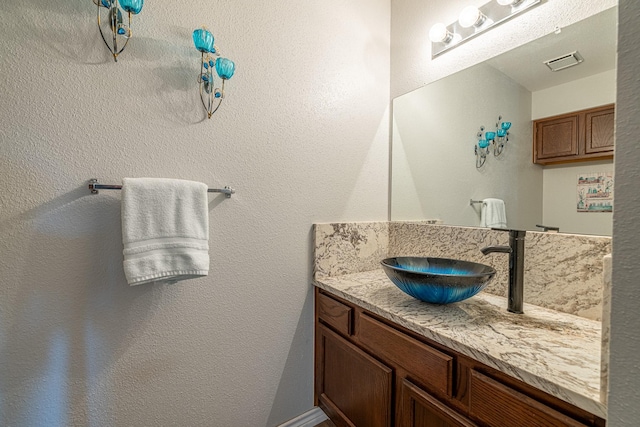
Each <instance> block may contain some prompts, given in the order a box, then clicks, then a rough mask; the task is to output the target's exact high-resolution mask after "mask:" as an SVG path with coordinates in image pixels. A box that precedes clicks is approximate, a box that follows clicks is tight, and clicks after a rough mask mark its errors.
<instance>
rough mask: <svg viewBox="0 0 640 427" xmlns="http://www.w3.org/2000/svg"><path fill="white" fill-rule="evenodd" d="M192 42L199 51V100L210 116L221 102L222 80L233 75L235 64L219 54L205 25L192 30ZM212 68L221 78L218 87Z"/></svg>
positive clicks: (222, 94) (222, 93) (222, 95)
mask: <svg viewBox="0 0 640 427" xmlns="http://www.w3.org/2000/svg"><path fill="white" fill-rule="evenodd" d="M193 43H194V44H195V46H196V49H197V50H198V51H199V52H200V53H201V59H200V74H199V75H198V83H199V85H200V100H201V101H202V106H203V107H204V109H205V110H206V112H207V117H208V118H211V116H212V115H213V113H215V112H216V111H218V108H220V105H221V104H222V100H223V99H224V82H225V81H226V80H229V79H230V78H231V77H233V74H234V73H235V71H236V64H235V63H234V62H233V61H231V60H230V59H227V58H223V57H221V56H220V52H219V51H218V48H217V47H216V46H215V45H214V38H213V34H211V32H210V31H209V30H207V28H206V27H202V28H199V29H197V30H195V31H194V32H193ZM214 69H215V71H216V73H215V74H216V75H217V77H219V78H220V79H221V80H222V84H221V86H220V87H216V83H215V77H214V73H213V70H214Z"/></svg>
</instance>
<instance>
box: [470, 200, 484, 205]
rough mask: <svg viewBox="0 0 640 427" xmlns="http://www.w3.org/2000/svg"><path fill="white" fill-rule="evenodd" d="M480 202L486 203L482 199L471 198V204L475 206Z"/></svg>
mask: <svg viewBox="0 0 640 427" xmlns="http://www.w3.org/2000/svg"><path fill="white" fill-rule="evenodd" d="M478 203H482V204H484V202H483V201H482V200H473V199H471V200H469V206H473V205H475V204H478Z"/></svg>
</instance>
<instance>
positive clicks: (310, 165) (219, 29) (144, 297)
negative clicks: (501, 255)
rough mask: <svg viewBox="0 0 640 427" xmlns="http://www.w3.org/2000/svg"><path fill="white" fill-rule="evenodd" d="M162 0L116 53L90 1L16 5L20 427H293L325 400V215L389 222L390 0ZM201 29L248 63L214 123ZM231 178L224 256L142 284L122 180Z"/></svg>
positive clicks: (7, 47) (5, 419) (1, 314)
mask: <svg viewBox="0 0 640 427" xmlns="http://www.w3.org/2000/svg"><path fill="white" fill-rule="evenodd" d="M213 6H214V7H212V3H211V2H205V1H194V0H189V1H185V2H154V1H149V2H146V3H145V7H144V9H143V11H142V13H141V14H140V15H139V16H138V17H136V18H135V20H134V34H135V37H134V39H133V40H132V41H131V44H130V45H129V47H128V48H127V50H126V51H125V52H124V53H123V54H122V56H121V58H120V61H119V62H118V63H117V64H114V63H113V61H112V60H111V59H110V58H109V55H108V52H107V50H106V49H105V48H104V46H103V45H102V41H101V39H100V37H99V34H98V32H97V28H96V26H95V22H94V20H95V7H94V6H93V4H92V2H91V1H90V0H70V1H65V2H58V3H55V5H54V3H52V2H50V1H45V0H34V1H29V2H22V1H13V0H10V1H3V2H1V3H0V71H2V75H3V79H2V80H0V93H2V96H1V97H0V117H1V122H2V127H0V153H1V155H0V182H1V184H2V190H1V192H0V254H2V256H0V360H2V363H1V364H0V424H2V425H6V426H9V425H12V426H47V427H50V426H67V425H82V426H89V425H91V426H132V425H140V426H145V425H158V426H168V425H183V426H198V425H207V426H225V427H227V426H233V427H236V426H237V427H240V426H247V427H255V426H273V425H277V424H279V423H281V422H283V421H285V420H287V419H289V418H292V417H294V416H296V415H298V414H300V413H302V412H304V411H306V410H308V409H309V408H311V406H312V392H313V387H312V376H313V363H312V360H313V358H312V347H313V339H312V338H313V329H312V314H313V310H312V308H313V304H312V294H311V287H310V283H311V240H312V239H311V224H312V223H314V222H321V221H327V220H332V221H340V220H344V219H347V218H348V219H349V220H385V219H386V216H387V196H386V193H387V181H388V176H387V169H388V166H387V162H388V123H389V122H388V120H389V119H388V113H387V107H388V105H389V80H390V79H389V34H390V29H389V25H390V23H389V13H390V6H389V0H374V1H365V0H357V1H354V2H341V1H334V0H330V1H329V2H323V3H317V4H316V3H310V2H295V1H291V0H280V1H266V2H254V1H246V0H239V1H228V0H222V1H220V2H215V4H213ZM202 24H205V25H208V26H209V28H211V29H212V31H213V32H214V34H215V35H216V44H217V45H218V46H219V48H220V49H221V50H222V52H223V54H225V55H226V56H229V57H231V58H232V59H234V60H235V61H236V63H237V65H238V69H237V74H236V76H235V77H234V78H233V79H232V80H231V81H230V82H229V83H230V84H229V86H228V98H227V100H226V101H225V104H224V105H223V106H222V108H221V109H220V111H219V112H218V113H216V115H215V116H214V117H213V118H212V119H211V120H206V119H203V111H202V109H201V106H200V104H199V99H198V97H197V87H196V75H197V72H198V70H199V64H198V61H199V54H198V53H197V52H196V51H195V49H194V48H193V46H192V42H191V32H192V30H193V29H194V28H195V27H198V26H200V25H202ZM126 176H152V177H168V178H183V179H192V180H198V181H202V182H205V183H207V184H209V185H211V186H224V185H230V186H233V187H234V188H235V189H236V190H237V194H236V195H235V196H234V197H233V198H232V199H230V200H227V199H224V197H223V196H217V197H216V196H213V195H212V196H211V197H210V218H211V230H210V233H211V234H210V243H211V270H210V274H209V276H208V277H207V278H203V279H198V280H191V281H187V282H184V283H180V284H177V285H173V286H166V285H165V286H157V285H143V286H138V287H134V288H130V287H128V286H127V285H126V283H125V280H124V275H123V272H122V264H121V263H122V243H121V237H120V233H121V230H120V195H119V193H118V192H107V191H103V192H102V193H101V194H100V195H98V196H91V195H89V193H88V191H87V190H86V188H85V185H86V181H87V180H88V179H89V178H92V177H97V178H100V179H101V181H103V182H104V183H119V181H120V179H121V178H122V177H126Z"/></svg>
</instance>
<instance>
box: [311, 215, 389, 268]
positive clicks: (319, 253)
mask: <svg viewBox="0 0 640 427" xmlns="http://www.w3.org/2000/svg"><path fill="white" fill-rule="evenodd" d="M313 236H314V241H315V248H314V264H313V275H314V277H315V276H316V275H320V276H340V275H343V274H349V273H360V272H363V271H369V270H375V269H377V268H380V261H382V260H383V259H384V258H386V257H387V254H388V253H389V223H388V222H352V223H335V224H315V225H314V230H313Z"/></svg>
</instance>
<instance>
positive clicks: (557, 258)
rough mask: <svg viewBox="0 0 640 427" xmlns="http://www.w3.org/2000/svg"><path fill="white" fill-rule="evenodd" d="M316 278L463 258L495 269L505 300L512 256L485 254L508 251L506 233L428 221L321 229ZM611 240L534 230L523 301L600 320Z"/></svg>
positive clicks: (494, 289)
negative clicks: (391, 263) (492, 248)
mask: <svg viewBox="0 0 640 427" xmlns="http://www.w3.org/2000/svg"><path fill="white" fill-rule="evenodd" d="M314 235H315V242H316V244H315V265H314V273H315V274H318V275H321V276H335V275H342V274H348V273H356V272H362V271H368V270H373V269H377V268H380V265H379V262H380V260H382V259H383V258H385V257H389V256H402V255H406V256H408V255H412V256H432V257H442V258H457V259H463V260H468V261H474V262H480V263H483V264H487V265H491V266H492V267H494V268H495V269H496V271H497V274H496V278H495V279H494V281H493V282H492V283H491V284H490V285H489V286H488V287H487V288H486V289H485V292H489V293H492V294H495V295H499V296H503V297H506V295H507V283H508V268H509V267H508V263H509V261H508V259H509V258H508V256H507V254H489V255H487V256H484V255H482V253H481V252H480V248H482V247H485V246H489V245H507V244H508V240H509V237H508V235H507V233H505V232H502V231H495V230H489V229H485V228H474V227H455V226H446V225H432V224H425V223H424V222H369V223H340V224H317V225H316V226H315V232H314ZM609 253H611V238H610V237H597V236H584V235H572V234H561V233H543V232H535V231H528V232H527V237H526V240H525V277H524V280H525V294H524V301H525V303H528V304H534V305H538V306H541V307H546V308H550V309H553V310H557V311H562V312H565V313H570V314H575V315H578V316H581V317H585V318H588V319H592V320H601V318H602V293H603V280H602V275H603V257H604V256H605V255H607V254H609Z"/></svg>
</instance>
